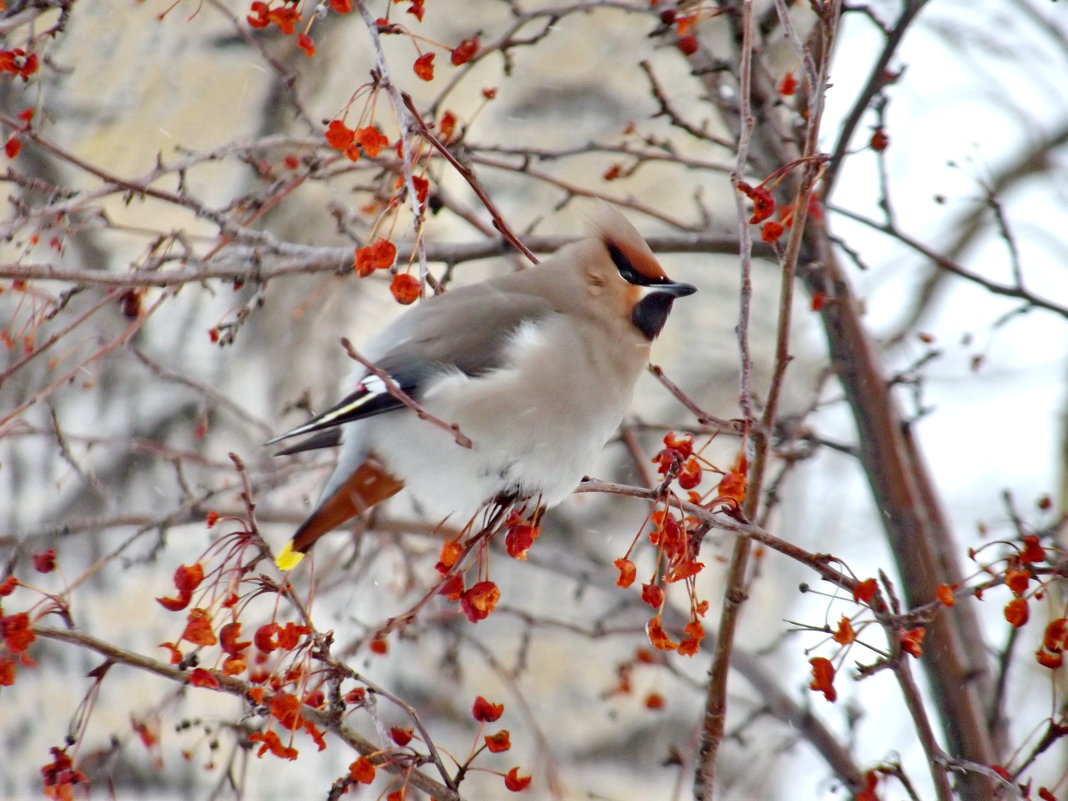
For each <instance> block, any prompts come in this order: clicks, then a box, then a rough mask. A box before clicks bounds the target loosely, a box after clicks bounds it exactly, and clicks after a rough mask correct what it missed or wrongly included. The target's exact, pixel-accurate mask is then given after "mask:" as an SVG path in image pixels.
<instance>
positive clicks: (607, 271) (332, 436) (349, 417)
mask: <svg viewBox="0 0 1068 801" xmlns="http://www.w3.org/2000/svg"><path fill="white" fill-rule="evenodd" d="M645 287H648V288H650V289H651V290H652V291H649V292H647V293H643V291H642V290H643V288H645ZM694 291H695V288H694V287H693V286H691V285H689V284H683V283H677V282H674V281H672V280H671V279H670V278H668V277H667V275H666V274H665V273H664V271H663V269H662V268H661V267H660V265H659V264H658V263H657V261H656V258H655V257H654V256H653V253H652V251H651V250H650V249H649V246H648V245H647V244H646V242H645V240H643V239H642V237H641V235H640V234H639V233H638V232H637V231H636V230H635V229H634V227H633V226H632V225H631V224H630V223H629V222H628V221H627V220H626V219H625V218H624V217H623V215H622V214H620V213H619V211H617V210H616V209H614V208H612V207H610V206H602V207H601V208H600V209H599V210H598V211H597V213H596V216H595V218H594V220H593V233H592V235H591V236H590V237H588V238H586V239H583V240H581V241H578V242H575V243H572V244H570V245H566V246H565V247H563V248H561V249H560V250H559V251H558V252H557V253H556V254H555V255H554V256H552V257H551V258H549V259H547V260H546V261H544V262H542V263H541V264H539V265H537V266H536V267H533V268H531V269H526V270H521V271H518V272H513V273H509V274H507V275H502V276H499V277H496V278H491V279H489V280H487V281H483V282H481V283H478V284H473V285H470V286H464V287H460V288H457V289H453V290H451V291H449V292H446V293H444V294H440V295H436V296H434V297H432V298H428V299H427V300H425V301H423V302H422V303H421V304H420V305H418V306H416V307H414V308H412V309H410V310H408V311H407V312H405V313H404V314H402V315H401V316H400V317H398V318H397V319H396V320H395V321H394V322H392V323H391V324H390V325H388V326H387V327H386V328H385V329H384V330H382V331H381V332H380V333H379V334H378V335H377V336H375V337H374V338H373V339H371V340H370V341H369V342H368V343H367V345H366V346H365V347H364V348H363V355H364V357H365V358H366V360H367V362H368V363H369V364H373V365H375V366H376V367H377V369H376V370H372V369H368V368H366V367H365V368H364V369H362V370H360V371H358V372H357V373H356V374H355V375H354V377H353V382H352V384H351V391H350V392H349V393H348V395H346V396H345V398H344V399H343V400H341V402H340V403H338V404H337V405H335V406H334V407H333V408H331V409H328V410H327V411H325V412H323V413H322V414H320V415H318V416H317V417H315V418H313V419H312V420H310V421H308V422H307V423H305V424H304V425H302V426H299V427H297V428H295V429H293V430H292V431H288V432H286V433H285V434H282V435H281V436H279V437H276V438H274V439H273V440H271V442H270V443H268V444H272V443H275V442H278V441H280V440H283V439H286V438H288V437H296V436H300V435H312V436H311V437H310V438H309V439H308V440H306V441H305V442H303V443H300V444H298V445H297V446H295V447H292V448H289V449H287V450H285V451H283V453H295V452H297V451H302V450H308V449H311V448H320V447H327V446H330V445H337V444H340V445H341V449H340V453H339V456H338V461H337V467H336V468H335V469H334V472H333V474H332V475H331V476H330V478H329V479H328V480H327V482H326V486H325V487H324V488H323V491H322V494H321V495H320V498H319V501H318V503H317V504H316V506H315V508H314V509H313V510H312V513H311V514H310V515H309V516H308V519H307V520H305V521H304V523H302V524H301V526H300V527H299V528H298V529H297V531H296V533H295V534H294V535H293V539H292V540H291V541H290V542H289V543H288V544H287V545H286V547H285V549H284V550H283V552H282V554H280V555H279V557H278V564H279V566H280V567H282V568H283V569H289V568H291V567H293V566H295V565H296V564H297V562H299V561H300V558H301V556H302V555H303V554H304V553H306V552H307V551H308V549H309V548H311V547H312V545H313V544H314V543H315V542H316V540H318V539H319V538H320V537H321V536H323V535H324V534H326V533H327V532H328V531H330V530H331V529H334V528H336V527H337V526H339V525H341V524H342V523H344V522H345V521H346V520H348V519H350V518H352V517H354V516H355V515H357V514H360V513H361V512H364V511H366V510H367V509H369V508H371V507H372V506H374V505H375V504H377V503H379V502H381V501H383V500H385V499H386V498H389V497H390V496H392V495H394V494H395V493H396V492H398V491H399V490H401V489H402V488H408V489H409V490H410V491H411V492H412V494H413V495H414V496H415V498H416V499H417V500H418V501H419V502H420V503H421V504H422V505H423V507H424V508H425V509H426V510H427V511H428V512H430V513H431V514H433V515H436V516H439V519H443V518H445V517H450V516H451V519H452V520H453V521H454V522H457V523H459V525H461V526H463V525H465V524H466V523H467V522H468V521H469V520H471V519H473V517H474V515H476V514H477V513H478V511H479V510H480V509H481V508H482V507H483V506H484V505H486V504H487V503H489V502H495V501H496V502H505V501H517V500H532V501H534V502H536V503H537V504H539V505H544V506H552V505H554V504H557V503H559V502H560V501H561V500H563V499H564V498H565V497H566V496H567V495H568V494H569V493H570V492H571V491H572V490H573V489H574V488H575V486H576V485H577V484H578V483H579V481H580V480H581V479H582V477H583V475H585V473H586V471H587V470H588V469H589V467H590V465H591V464H592V463H593V461H594V459H595V458H596V456H597V454H598V453H599V452H600V451H601V449H602V448H603V447H604V444H605V443H606V442H607V441H608V439H609V438H610V437H611V436H612V434H613V433H614V432H615V430H616V428H617V427H618V426H619V423H620V422H621V421H622V419H623V414H624V412H625V411H626V409H627V406H628V404H629V403H630V399H631V396H632V394H633V392H634V386H635V384H636V382H637V380H638V377H639V375H640V374H641V372H642V370H643V369H644V367H645V366H646V364H647V363H648V358H649V346H650V343H651V342H652V341H653V339H655V338H656V336H657V335H658V334H659V333H660V330H661V328H662V327H663V326H664V323H665V322H666V320H667V317H668V314H669V312H670V311H671V305H672V303H673V302H674V300H675V299H676V298H679V297H682V296H685V295H689V294H691V293H693V292H694ZM398 388H399V389H400V390H401V392H397V389H398ZM406 396H407V397H406ZM413 401H414V403H412V402H413ZM419 411H425V412H426V413H428V414H429V415H432V416H433V417H436V418H438V422H439V423H440V422H441V421H444V423H446V424H451V425H452V429H451V430H450V429H449V426H448V425H435V424H434V423H433V422H431V421H429V420H427V419H420V416H419Z"/></svg>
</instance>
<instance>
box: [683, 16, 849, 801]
mask: <svg viewBox="0 0 1068 801" xmlns="http://www.w3.org/2000/svg"><path fill="white" fill-rule="evenodd" d="M780 13H783V14H785V13H786V10H785V8H781V9H780ZM822 22H823V23H824V24H825V26H826V27H825V31H824V35H823V37H822V44H823V48H822V52H820V53H819V54H818V55H819V64H818V67H815V66H814V67H813V68H812V69H813V70H814V71H812V72H810V75H809V80H810V82H811V84H812V98H813V99H812V102H811V104H810V107H809V114H808V121H807V124H806V126H805V136H804V143H803V146H802V154H803V155H802V159H803V162H802V164H801V165H800V166H799V169H800V173H801V175H800V180H798V181H796V182H795V183H794V187H795V189H794V196H793V198H792V205H793V209H794V222H793V227H792V228H791V230H790V237H789V240H788V241H787V245H786V250H785V252H784V254H783V258H782V264H781V269H782V272H781V281H780V290H779V306H778V308H779V312H778V321H777V325H776V342H775V361H774V365H773V368H772V376H771V383H770V385H769V388H768V395H767V399H766V401H765V404H764V409H763V412H762V414H761V417H760V420H759V422H758V423H757V425H755V426H754V427H753V428H752V429H751V431H750V439H751V443H752V464H751V466H750V471H749V486H748V489H747V492H746V498H745V502H744V503H743V506H742V513H743V514H744V515H745V516H746V517H747V518H748V519H754V518H755V517H756V515H757V512H758V510H759V506H760V499H761V493H762V490H763V486H764V478H765V475H766V473H767V468H768V463H769V460H770V458H771V447H770V446H771V442H770V432H771V431H772V429H773V427H774V425H775V421H776V418H777V416H778V412H779V397H780V395H781V393H782V388H783V383H784V380H785V377H786V368H787V365H788V364H789V363H790V359H791V356H790V329H791V319H792V311H793V302H794V279H795V276H796V271H797V265H798V259H799V256H800V254H801V249H802V243H803V240H804V236H805V230H806V219H807V213H808V205H809V203H808V200H809V197H810V196H811V194H812V192H813V191H814V187H815V183H816V181H817V180H818V179H819V176H820V175H821V163H820V159H819V158H818V157H817V152H818V142H819V131H820V121H821V119H822V112H823V90H824V88H825V87H826V85H827V70H828V65H829V60H830V49H831V48H830V43H831V41H832V39H833V33H834V30H835V26H836V25H837V22H838V12H837V5H835V6H834V11H829V12H828V16H827V17H825V18H823V20H822ZM788 23H789V20H788V18H785V22H784V24H788ZM741 32H742V50H741V70H740V85H741V96H742V98H743V99H742V104H741V107H742V110H743V114H742V136H741V141H742V144H743V148H741V149H740V157H742V158H744V157H745V156H744V154H745V153H746V152H747V151H746V149H745V148H747V146H748V138H747V136H746V133H745V132H746V130H747V128H746V125H747V123H749V124H751V122H750V120H751V114H746V113H744V112H746V111H748V109H749V105H748V98H749V93H750V91H751V77H752V61H751V58H752V53H753V41H752V33H753V30H752V6H751V4H750V3H749V2H743V4H742V15H741ZM806 55H808V54H806ZM808 63H809V64H812V61H811V58H809V60H808ZM739 171H740V170H739ZM739 222H740V225H741V226H742V227H743V229H744V232H743V234H742V236H741V240H742V242H743V243H744V242H746V241H747V234H748V226H747V223H746V220H745V217H744V216H742V215H740V221H739ZM745 260H746V254H743V261H745ZM746 267H747V262H746ZM747 281H748V269H745V268H744V269H743V313H744V312H746V311H747V308H746V304H745V299H746V295H745V284H746V283H747ZM743 321H744V315H743ZM739 338H740V341H741V343H742V346H743V347H742V362H743V371H742V374H743V378H742V400H743V402H747V401H748V400H749V387H748V375H747V373H746V370H745V368H746V360H747V359H748V349H747V343H746V338H745V330H744V328H743V329H741V331H740V337H739ZM751 550H752V545H751V542H750V540H749V539H748V538H746V537H739V538H738V539H737V540H735V542H734V547H733V550H732V551H731V560H730V564H729V566H728V568H727V579H726V581H727V588H726V591H725V592H724V599H723V610H722V612H721V615H720V621H719V628H718V630H717V638H716V647H715V652H714V655H713V660H712V666H711V668H710V669H709V683H708V692H707V695H706V698H705V717H704V722H703V727H702V732H701V745H700V749H699V755H698V762H697V769H696V774H695V777H694V797H695V798H697V799H699V801H709V800H710V799H711V798H712V797H713V792H714V784H715V782H714V780H715V773H716V757H717V754H718V752H719V745H720V743H721V742H722V740H723V733H724V728H725V724H726V717H727V680H728V676H729V674H730V661H731V654H732V652H733V650H734V636H735V632H736V631H737V628H738V622H739V620H740V616H741V611H742V605H743V604H744V602H745V600H746V598H747V595H748V590H747V585H748V574H749V561H750V552H751Z"/></svg>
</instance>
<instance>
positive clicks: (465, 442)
mask: <svg viewBox="0 0 1068 801" xmlns="http://www.w3.org/2000/svg"><path fill="white" fill-rule="evenodd" d="M341 347H343V348H344V349H345V353H347V354H348V355H349V358H350V359H352V360H353V361H357V362H359V363H360V364H362V365H363V366H364V367H366V368H367V370H368V371H369V372H370V373H371V374H372V375H374V376H375V377H376V378H378V379H379V380H381V381H382V383H383V384H385V386H386V391H387V392H388V393H389V394H390V395H392V396H393V397H394V398H396V399H397V400H399V401H400V402H401V403H403V404H404V405H405V406H407V407H408V408H409V409H411V410H412V411H413V412H415V413H416V415H417V416H418V417H419V419H420V420H426V421H427V422H428V423H433V424H434V425H436V426H437V427H438V428H440V429H441V430H442V431H448V432H449V433H450V434H452V438H453V439H454V440H456V444H457V445H459V446H460V447H461V448H473V447H474V443H473V442H472V441H471V440H470V439H469V438H468V437H467V436H465V435H464V433H463V432H462V431H461V430H460V426H458V425H457V424H456V423H446V422H445V421H444V420H442V419H441V418H440V417H435V416H434V415H432V414H431V413H430V412H428V411H427V410H426V409H424V408H423V407H422V406H420V405H419V404H418V403H416V402H415V401H414V400H413V399H412V396H411V395H409V394H408V393H407V392H405V391H404V390H403V389H401V388H400V387H399V386H398V385H397V382H396V381H394V380H393V378H392V377H391V376H390V374H389V373H387V372H386V371H385V370H383V369H382V368H381V367H379V366H378V365H376V364H375V363H374V362H371V361H368V360H367V359H365V358H364V357H363V356H361V355H360V354H359V353H357V352H356V349H355V348H354V347H352V343H351V342H349V340H348V339H347V338H346V337H342V338H341Z"/></svg>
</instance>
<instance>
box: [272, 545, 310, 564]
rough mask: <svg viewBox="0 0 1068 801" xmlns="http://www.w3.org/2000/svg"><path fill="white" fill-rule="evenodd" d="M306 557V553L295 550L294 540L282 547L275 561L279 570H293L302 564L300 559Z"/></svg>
mask: <svg viewBox="0 0 1068 801" xmlns="http://www.w3.org/2000/svg"><path fill="white" fill-rule="evenodd" d="M303 558H304V554H302V553H301V552H300V551H294V550H293V540H290V541H289V542H287V543H286V546H285V547H284V548H283V549H282V552H281V553H280V554H278V556H276V557H275V558H274V563H275V565H276V566H277V567H278V569H279V570H283V571H286V570H292V569H293V568H295V567H296V566H297V565H299V564H300V560H301V559H303Z"/></svg>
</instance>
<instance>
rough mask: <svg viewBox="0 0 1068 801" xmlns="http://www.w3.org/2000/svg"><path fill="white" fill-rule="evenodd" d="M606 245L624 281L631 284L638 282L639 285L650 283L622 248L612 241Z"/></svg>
mask: <svg viewBox="0 0 1068 801" xmlns="http://www.w3.org/2000/svg"><path fill="white" fill-rule="evenodd" d="M605 247H607V248H608V255H609V257H610V258H611V259H612V263H613V264H615V265H616V269H617V270H619V274H620V275H621V276H622V277H623V280H624V281H626V282H627V283H629V284H638V285H639V286H644V285H646V284H648V281H647V280H646V278H645V277H644V276H643V275H641V274H640V273H639V272H638V271H637V270H636V269H635V268H634V265H633V264H631V262H630V259H628V258H627V257H626V255H625V254H624V253H623V251H622V250H620V249H619V248H618V247H616V246H615V245H613V244H612V243H611V242H605Z"/></svg>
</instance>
